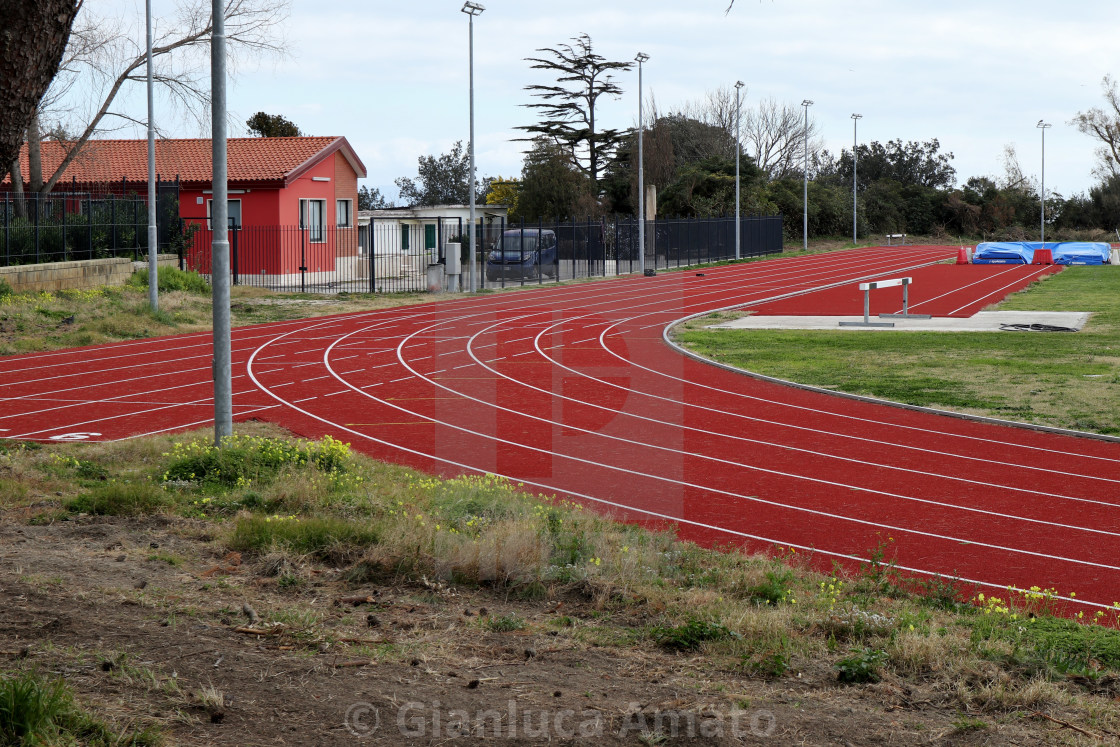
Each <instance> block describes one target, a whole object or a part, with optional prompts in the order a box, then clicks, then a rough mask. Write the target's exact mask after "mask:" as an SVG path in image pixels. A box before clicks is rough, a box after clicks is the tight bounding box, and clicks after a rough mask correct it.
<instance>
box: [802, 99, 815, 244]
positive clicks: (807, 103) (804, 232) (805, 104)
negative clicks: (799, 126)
mask: <svg viewBox="0 0 1120 747" xmlns="http://www.w3.org/2000/svg"><path fill="white" fill-rule="evenodd" d="M812 105H813V102H812V101H810V100H809V99H805V100H804V101H802V102H801V106H803V107H805V193H804V199H803V202H802V204H803V205H804V208H805V211H804V212H805V216H804V217H805V220H804V222H803V225H802V239H803V240H804V245H803V246H804V248H805V251H809V107H810V106H812Z"/></svg>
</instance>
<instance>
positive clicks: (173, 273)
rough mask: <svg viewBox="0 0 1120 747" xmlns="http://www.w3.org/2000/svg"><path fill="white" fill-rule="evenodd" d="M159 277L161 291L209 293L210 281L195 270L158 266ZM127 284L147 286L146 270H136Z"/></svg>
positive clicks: (140, 286)
mask: <svg viewBox="0 0 1120 747" xmlns="http://www.w3.org/2000/svg"><path fill="white" fill-rule="evenodd" d="M157 276H158V277H159V290H160V292H161V293H168V292H170V291H184V292H186V293H194V294H196V295H200V296H208V295H210V283H209V281H207V280H206V278H204V277H202V276H201V275H199V274H198V273H197V272H189V271H184V270H180V269H179V268H177V267H160V268H159V269H158V272H157ZM128 284H129V285H131V286H133V287H134V288H147V287H148V270H147V269H141V270H137V271H136V272H134V273H133V274H132V277H130V278H129V279H128Z"/></svg>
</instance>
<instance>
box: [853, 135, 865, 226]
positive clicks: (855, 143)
mask: <svg viewBox="0 0 1120 747" xmlns="http://www.w3.org/2000/svg"><path fill="white" fill-rule="evenodd" d="M861 119H863V115H862V114H853V115H852V243H853V244H854V243H856V226H857V222H856V193H857V189H858V188H857V187H856V172H857V171H858V169H859V154H858V153H857V152H856V146H858V145H859V135H858V127H859V121H860V120H861Z"/></svg>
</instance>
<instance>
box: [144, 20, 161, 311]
mask: <svg viewBox="0 0 1120 747" xmlns="http://www.w3.org/2000/svg"><path fill="white" fill-rule="evenodd" d="M144 15H145V21H146V23H147V30H148V50H147V57H148V304H149V305H150V306H151V307H152V311H159V257H158V256H157V253H158V252H159V247H158V244H159V237H158V236H157V234H156V125H155V122H154V121H153V119H154V117H155V115H154V113H153V112H154V111H155V105H154V103H153V98H154V97H153V95H152V0H147V2H146V3H144Z"/></svg>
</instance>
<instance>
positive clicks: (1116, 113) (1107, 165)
mask: <svg viewBox="0 0 1120 747" xmlns="http://www.w3.org/2000/svg"><path fill="white" fill-rule="evenodd" d="M1101 88H1103V89H1104V99H1105V102H1107V104H1108V107H1109V108H1110V109H1111V111H1106V110H1105V109H1102V108H1100V107H1093V108H1092V109H1090V110H1089V111H1087V112H1078V113H1077V116H1076V117H1074V118H1073V119H1072V120H1070V124H1072V125H1074V126H1075V127H1077V129H1078V131H1080V132H1081V133H1082V134H1085V135H1088V136H1089V137H1092V138H1096V139H1097V140H1099V141H1100V142H1101V146H1100V147H1099V148H1097V150H1096V155H1097V165H1096V167H1094V169H1093V174H1094V175H1096V176H1097V177H1099V178H1100V179H1101V180H1102V181H1107V180H1108V179H1109V177H1112V176H1120V90H1118V87H1117V81H1116V79H1115V78H1113V77H1112V76H1111V75H1106V76H1104V80H1102V81H1101Z"/></svg>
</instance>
